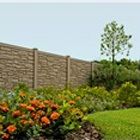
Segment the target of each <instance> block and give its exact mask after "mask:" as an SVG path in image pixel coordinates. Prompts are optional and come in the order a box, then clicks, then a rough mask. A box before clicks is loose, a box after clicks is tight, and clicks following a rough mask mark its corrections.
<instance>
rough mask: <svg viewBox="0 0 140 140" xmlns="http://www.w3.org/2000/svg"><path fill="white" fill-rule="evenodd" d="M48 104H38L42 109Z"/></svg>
mask: <svg viewBox="0 0 140 140" xmlns="http://www.w3.org/2000/svg"><path fill="white" fill-rule="evenodd" d="M45 107H46V106H45V105H44V104H43V103H40V104H39V106H38V108H40V109H43V108H45Z"/></svg>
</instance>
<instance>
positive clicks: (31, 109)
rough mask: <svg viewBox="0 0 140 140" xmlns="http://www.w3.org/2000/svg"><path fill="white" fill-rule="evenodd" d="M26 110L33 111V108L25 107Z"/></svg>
mask: <svg viewBox="0 0 140 140" xmlns="http://www.w3.org/2000/svg"><path fill="white" fill-rule="evenodd" d="M26 109H27V110H29V111H35V108H34V107H32V106H27V107H26Z"/></svg>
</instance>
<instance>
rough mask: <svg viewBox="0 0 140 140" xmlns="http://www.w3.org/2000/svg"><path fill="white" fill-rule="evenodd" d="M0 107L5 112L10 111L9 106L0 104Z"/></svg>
mask: <svg viewBox="0 0 140 140" xmlns="http://www.w3.org/2000/svg"><path fill="white" fill-rule="evenodd" d="M0 109H1V110H2V111H3V112H8V111H9V108H8V107H7V106H0Z"/></svg>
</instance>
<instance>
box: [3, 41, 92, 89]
mask: <svg viewBox="0 0 140 140" xmlns="http://www.w3.org/2000/svg"><path fill="white" fill-rule="evenodd" d="M92 70H93V63H91V62H88V61H83V60H79V59H74V58H71V57H70V56H60V55H56V54H52V53H48V52H42V51H39V50H37V49H27V48H23V47H19V46H15V45H9V44H4V43H0V87H1V88H6V89H11V88H13V87H14V86H15V85H16V84H18V83H20V82H23V83H26V84H27V85H28V86H29V87H31V88H37V87H45V86H56V87H65V86H67V87H68V86H72V87H76V86H80V85H83V84H87V83H88V81H89V77H90V76H91V73H92V72H91V71H92Z"/></svg>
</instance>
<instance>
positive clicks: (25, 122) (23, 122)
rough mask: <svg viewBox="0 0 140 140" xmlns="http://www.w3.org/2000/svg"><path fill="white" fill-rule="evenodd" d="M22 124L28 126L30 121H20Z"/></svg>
mask: <svg viewBox="0 0 140 140" xmlns="http://www.w3.org/2000/svg"><path fill="white" fill-rule="evenodd" d="M20 123H21V124H22V125H26V124H28V121H27V120H25V119H23V120H21V121H20Z"/></svg>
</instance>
